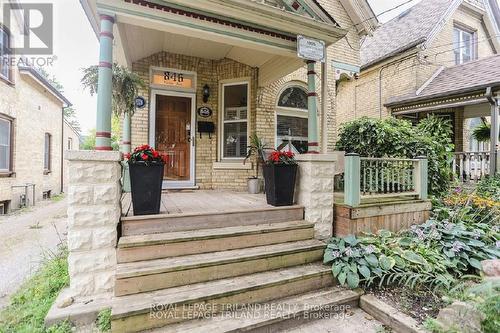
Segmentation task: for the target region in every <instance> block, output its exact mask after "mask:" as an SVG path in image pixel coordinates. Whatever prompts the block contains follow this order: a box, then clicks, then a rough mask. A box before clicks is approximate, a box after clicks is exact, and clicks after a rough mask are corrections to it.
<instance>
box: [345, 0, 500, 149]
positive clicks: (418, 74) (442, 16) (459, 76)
mask: <svg viewBox="0 0 500 333" xmlns="http://www.w3.org/2000/svg"><path fill="white" fill-rule="evenodd" d="M499 13H500V11H499V9H498V3H497V2H496V0H475V1H470V0H469V1H467V0H465V1H464V0H423V1H421V2H420V3H418V4H416V5H414V6H413V7H411V8H410V9H408V10H406V11H404V12H403V13H401V14H400V15H399V16H397V17H395V18H394V19H392V20H390V21H389V22H387V23H385V24H383V25H382V26H380V27H379V28H378V29H376V30H375V32H374V33H373V35H372V36H368V37H366V38H365V39H364V40H363V42H362V44H361V59H362V61H361V62H362V63H361V73H360V75H359V78H358V79H356V80H353V79H351V80H344V81H343V82H342V83H340V84H339V87H338V105H337V107H338V110H339V113H338V115H337V117H338V119H340V120H341V122H346V121H349V120H352V119H355V118H359V117H362V116H369V117H375V118H384V117H388V116H391V115H393V116H397V117H402V118H406V119H409V120H411V121H413V122H417V121H418V119H421V118H422V117H426V116H427V115H428V114H430V113H435V114H440V115H441V116H443V117H446V118H448V119H450V120H451V121H452V123H453V127H454V136H453V137H454V138H453V140H454V143H455V149H456V151H457V152H462V151H469V150H477V149H478V148H482V149H483V148H484V147H478V145H477V143H476V144H473V143H472V142H471V139H470V132H471V131H470V124H471V123H472V124H477V123H478V121H479V118H478V117H487V116H490V109H491V108H490V103H489V102H488V100H487V99H486V96H485V94H486V93H487V88H488V87H490V88H492V89H493V94H495V93H496V92H497V91H499V90H500V57H499V56H497V54H498V53H499V50H500V37H499V36H500V33H499V31H500V30H499V25H498V23H499V22H498V21H496V20H498V18H500V14H499Z"/></svg>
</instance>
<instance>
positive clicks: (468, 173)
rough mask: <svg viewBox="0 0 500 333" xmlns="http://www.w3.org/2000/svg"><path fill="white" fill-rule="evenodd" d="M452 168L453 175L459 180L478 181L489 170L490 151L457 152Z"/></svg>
mask: <svg viewBox="0 0 500 333" xmlns="http://www.w3.org/2000/svg"><path fill="white" fill-rule="evenodd" d="M452 170H453V175H454V176H455V177H456V179H457V180H459V181H461V182H470V181H473V182H474V181H479V180H481V179H483V178H484V177H485V176H487V175H488V174H489V172H490V171H489V170H490V152H488V151H478V152H457V153H455V158H454V159H453V162H452Z"/></svg>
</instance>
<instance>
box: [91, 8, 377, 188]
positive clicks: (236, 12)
mask: <svg viewBox="0 0 500 333" xmlns="http://www.w3.org/2000/svg"><path fill="white" fill-rule="evenodd" d="M81 2H82V5H83V8H84V10H85V11H86V13H87V16H88V17H89V21H90V22H91V24H92V26H93V28H94V30H95V32H96V34H98V32H99V26H98V22H99V14H110V16H111V17H112V18H111V20H113V22H112V23H115V21H116V23H117V24H114V25H113V27H114V28H113V33H112V34H111V32H108V31H106V32H105V35H101V39H102V38H103V37H102V36H104V37H107V36H110V37H113V38H114V40H115V41H114V47H113V52H114V60H115V61H117V62H118V63H119V64H121V65H124V66H127V67H129V68H131V69H132V70H133V71H134V72H136V73H137V74H139V75H140V76H141V77H142V78H143V79H144V81H145V82H146V84H147V87H146V89H144V90H142V91H141V92H140V94H141V95H142V97H144V99H145V100H146V105H145V107H144V108H142V109H137V110H136V112H135V114H134V116H133V117H132V126H131V128H132V133H131V145H132V148H133V147H135V146H138V145H142V144H145V143H149V144H150V145H152V146H155V147H156V148H157V149H159V150H160V151H162V152H164V153H166V154H168V155H169V157H170V162H169V166H168V168H167V169H166V170H167V171H166V173H165V184H164V186H165V187H168V188H172V187H177V188H179V187H180V188H203V189H220V188H225V189H234V190H242V189H244V188H245V187H246V182H247V178H248V177H250V176H253V175H255V167H254V165H252V163H250V162H247V163H244V158H245V156H246V153H247V146H248V144H249V138H250V136H251V135H252V134H253V133H256V134H257V135H258V136H260V137H262V138H263V139H264V140H265V141H266V142H267V144H268V146H269V147H270V148H273V147H275V148H281V147H284V146H285V145H286V144H284V142H291V146H292V147H291V149H292V150H294V151H296V152H300V153H303V152H306V151H308V150H310V149H311V147H313V148H317V147H318V146H319V148H320V150H321V151H332V150H333V149H334V144H335V138H336V127H337V126H336V122H337V119H336V117H337V114H336V108H335V104H336V103H335V73H334V71H333V63H335V64H337V66H338V67H339V68H341V69H342V70H348V69H351V68H359V64H360V59H359V51H356V50H353V49H352V48H351V47H350V44H353V45H356V44H359V39H360V38H361V37H362V36H364V35H366V34H368V33H370V32H371V31H372V29H373V28H374V25H375V24H376V19H374V13H373V12H372V10H371V8H370V6H369V5H368V3H367V2H366V1H364V0H363V1H361V0H359V1H347V0H333V1H327V0H318V1H316V0H305V1H295V0H269V1H228V2H223V1H214V2H210V5H208V3H209V2H208V1H194V2H193V1H185V0H181V1H163V2H162V4H159V3H158V2H154V1H142V0H141V1H137V0H126V1H120V2H118V1H114V2H113V3H105V2H100V1H96V0H82V1H81ZM236 3H237V5H236ZM168 22H170V23H168ZM297 35H305V36H308V37H312V38H315V39H319V40H323V41H325V43H326V45H327V46H328V49H327V53H328V56H327V64H326V66H321V65H320V64H316V65H315V67H314V68H313V69H314V71H311V70H310V71H309V72H310V75H314V76H313V77H315V78H316V80H315V81H316V82H315V83H316V89H315V90H314V91H313V92H311V94H314V95H310V96H314V97H315V96H318V104H317V114H318V118H317V123H318V131H317V132H318V140H314V141H317V142H311V140H310V138H309V136H310V135H309V134H310V133H308V127H310V126H308V116H309V112H308V105H309V103H308V93H309V91H308V69H307V66H306V65H305V61H304V59H300V58H299V57H297V47H296V45H297ZM106 52H107V51H106ZM101 62H102V59H101ZM322 67H324V68H325V70H321V68H322ZM316 73H317V74H316ZM322 82H323V83H324V85H323V87H324V89H323V88H322ZM200 107H208V108H209V109H210V110H211V112H208V113H207V114H206V115H204V116H203V115H200V114H199V113H198V112H197V110H198V109H199V108H200ZM207 131H208V132H210V133H207ZM98 132H99V130H98Z"/></svg>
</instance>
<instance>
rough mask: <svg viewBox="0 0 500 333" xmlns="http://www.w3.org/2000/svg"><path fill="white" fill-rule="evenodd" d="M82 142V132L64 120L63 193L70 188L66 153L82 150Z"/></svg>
mask: <svg viewBox="0 0 500 333" xmlns="http://www.w3.org/2000/svg"><path fill="white" fill-rule="evenodd" d="M81 141H82V138H81V135H80V132H79V131H78V130H76V129H75V128H74V127H73V126H71V124H70V123H69V122H68V121H67V120H66V119H64V130H63V192H66V189H67V186H68V161H66V152H67V151H69V150H80V143H81Z"/></svg>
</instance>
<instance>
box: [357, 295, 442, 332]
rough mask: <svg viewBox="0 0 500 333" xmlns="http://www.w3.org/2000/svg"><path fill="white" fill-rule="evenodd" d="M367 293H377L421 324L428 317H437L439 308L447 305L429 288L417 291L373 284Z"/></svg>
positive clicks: (379, 296)
mask: <svg viewBox="0 0 500 333" xmlns="http://www.w3.org/2000/svg"><path fill="white" fill-rule="evenodd" d="M366 293H367V294H368V293H369V294H373V295H375V296H376V297H377V298H379V299H380V300H382V301H384V302H386V303H387V304H389V305H391V306H393V307H394V308H396V309H398V310H399V311H401V312H403V313H405V314H407V315H408V316H410V317H412V318H414V319H415V320H416V321H417V322H418V323H419V324H421V323H422V322H424V321H425V319H427V318H428V317H432V318H435V317H436V316H437V315H438V313H439V310H440V309H441V308H443V307H445V306H446V303H445V302H444V301H443V300H441V298H440V296H439V295H434V294H432V292H429V291H428V290H417V291H415V290H412V289H408V288H404V287H398V286H391V287H378V286H371V287H369V288H367V289H366Z"/></svg>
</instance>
